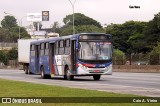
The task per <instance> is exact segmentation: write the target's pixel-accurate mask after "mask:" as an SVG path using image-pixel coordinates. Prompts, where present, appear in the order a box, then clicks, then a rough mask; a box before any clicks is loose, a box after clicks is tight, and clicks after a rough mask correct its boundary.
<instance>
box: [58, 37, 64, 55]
mask: <svg viewBox="0 0 160 106" xmlns="http://www.w3.org/2000/svg"><path fill="white" fill-rule="evenodd" d="M58 54H59V55H62V54H64V41H63V40H61V41H59V47H58Z"/></svg>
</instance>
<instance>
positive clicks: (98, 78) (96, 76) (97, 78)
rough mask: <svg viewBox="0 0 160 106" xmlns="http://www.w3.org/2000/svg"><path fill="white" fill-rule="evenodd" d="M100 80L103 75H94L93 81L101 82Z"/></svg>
mask: <svg viewBox="0 0 160 106" xmlns="http://www.w3.org/2000/svg"><path fill="white" fill-rule="evenodd" d="M100 78H101V75H93V79H94V80H96V81H97V80H100Z"/></svg>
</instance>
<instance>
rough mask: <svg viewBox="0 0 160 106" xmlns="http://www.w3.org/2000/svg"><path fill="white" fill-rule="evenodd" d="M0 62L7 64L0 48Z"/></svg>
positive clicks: (4, 54)
mask: <svg viewBox="0 0 160 106" xmlns="http://www.w3.org/2000/svg"><path fill="white" fill-rule="evenodd" d="M0 62H3V63H4V64H7V58H6V53H5V52H4V51H2V50H0Z"/></svg>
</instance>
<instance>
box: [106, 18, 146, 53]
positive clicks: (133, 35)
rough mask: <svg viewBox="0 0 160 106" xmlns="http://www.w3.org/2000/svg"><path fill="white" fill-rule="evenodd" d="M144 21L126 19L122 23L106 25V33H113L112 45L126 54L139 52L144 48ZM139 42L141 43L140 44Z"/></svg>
mask: <svg viewBox="0 0 160 106" xmlns="http://www.w3.org/2000/svg"><path fill="white" fill-rule="evenodd" d="M145 26H146V22H138V21H127V22H125V23H124V24H111V25H108V26H107V27H106V28H105V29H106V33H110V34H112V35H113V45H114V46H115V48H116V49H119V50H122V51H123V52H125V53H127V54H131V53H139V52H142V50H144V48H146V44H147V43H146V41H145V40H144V35H143V31H144V28H145ZM141 43H142V44H143V45H141Z"/></svg>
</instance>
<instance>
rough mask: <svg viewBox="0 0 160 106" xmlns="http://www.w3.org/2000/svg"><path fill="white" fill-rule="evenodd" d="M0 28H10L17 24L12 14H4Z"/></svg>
mask: <svg viewBox="0 0 160 106" xmlns="http://www.w3.org/2000/svg"><path fill="white" fill-rule="evenodd" d="M1 25H2V28H5V29H11V28H12V27H16V26H17V20H16V19H15V17H14V16H9V15H7V16H5V17H4V19H3V20H2V21H1Z"/></svg>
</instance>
